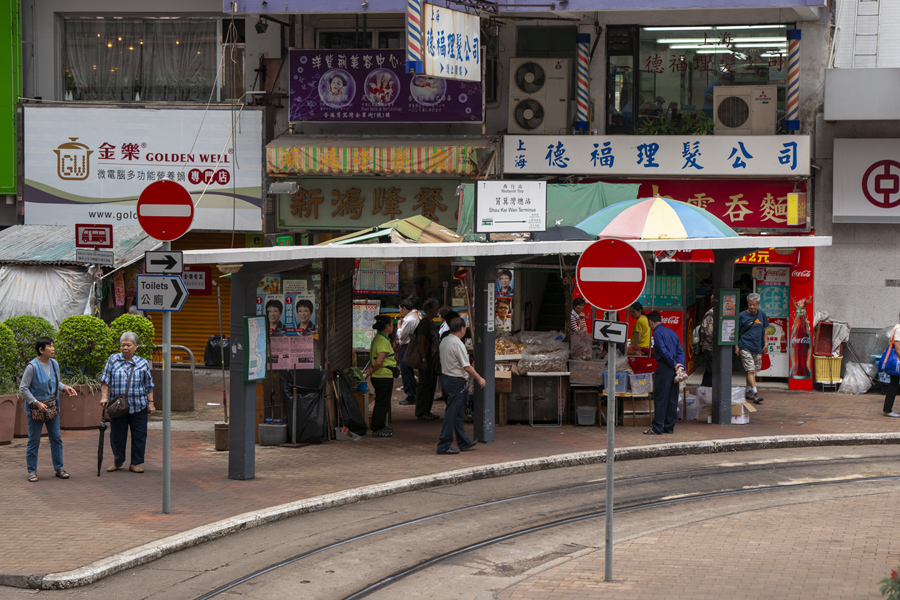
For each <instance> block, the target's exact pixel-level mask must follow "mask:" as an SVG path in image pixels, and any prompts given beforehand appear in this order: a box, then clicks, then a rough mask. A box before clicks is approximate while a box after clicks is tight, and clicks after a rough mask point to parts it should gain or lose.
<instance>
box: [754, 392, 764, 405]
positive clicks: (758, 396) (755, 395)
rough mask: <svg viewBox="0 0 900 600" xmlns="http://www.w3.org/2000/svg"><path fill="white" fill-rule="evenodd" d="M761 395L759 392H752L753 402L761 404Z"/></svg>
mask: <svg viewBox="0 0 900 600" xmlns="http://www.w3.org/2000/svg"><path fill="white" fill-rule="evenodd" d="M762 401H763V397H762V396H760V395H759V394H753V404H762Z"/></svg>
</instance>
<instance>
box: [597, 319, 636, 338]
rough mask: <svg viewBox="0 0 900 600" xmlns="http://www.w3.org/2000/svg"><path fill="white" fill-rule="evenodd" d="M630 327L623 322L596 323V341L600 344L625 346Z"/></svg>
mask: <svg viewBox="0 0 900 600" xmlns="http://www.w3.org/2000/svg"><path fill="white" fill-rule="evenodd" d="M627 329H628V327H627V325H626V324H625V323H623V322H621V321H594V339H595V340H597V341H598V342H612V343H613V344H624V343H625V339H626V337H627V336H626V331H627Z"/></svg>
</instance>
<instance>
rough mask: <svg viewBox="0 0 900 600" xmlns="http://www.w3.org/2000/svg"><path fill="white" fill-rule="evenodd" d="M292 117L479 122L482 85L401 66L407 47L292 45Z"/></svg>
mask: <svg viewBox="0 0 900 600" xmlns="http://www.w3.org/2000/svg"><path fill="white" fill-rule="evenodd" d="M290 52H291V54H290V63H291V122H297V121H317V122H328V121H342V122H347V121H365V122H379V121H385V122H394V123H396V122H403V121H407V122H429V121H430V122H435V123H449V122H453V123H457V122H479V123H480V122H481V121H482V101H481V98H482V93H483V91H482V84H481V82H480V81H478V82H471V81H456V80H452V79H441V78H439V77H430V76H427V75H415V74H410V73H405V72H404V71H403V69H404V67H405V65H406V51H405V50H365V49H362V50H291V51H290Z"/></svg>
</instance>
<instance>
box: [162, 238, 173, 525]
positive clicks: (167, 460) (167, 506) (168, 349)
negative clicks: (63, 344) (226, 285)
mask: <svg viewBox="0 0 900 600" xmlns="http://www.w3.org/2000/svg"><path fill="white" fill-rule="evenodd" d="M171 249H172V242H163V250H165V251H168V250H171ZM162 327H163V335H162V356H163V514H165V515H168V514H171V512H172V472H171V469H172V360H171V358H172V313H171V312H169V311H165V312H163V314H162Z"/></svg>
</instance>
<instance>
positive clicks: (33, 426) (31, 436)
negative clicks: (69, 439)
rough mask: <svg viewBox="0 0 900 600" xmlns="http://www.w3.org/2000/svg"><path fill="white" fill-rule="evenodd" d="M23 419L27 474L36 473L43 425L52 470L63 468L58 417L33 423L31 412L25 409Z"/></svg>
mask: <svg viewBox="0 0 900 600" xmlns="http://www.w3.org/2000/svg"><path fill="white" fill-rule="evenodd" d="M25 418H26V419H28V444H27V445H26V446H25V464H26V465H28V472H29V473H34V472H36V471H37V460H38V448H40V446H41V432H42V431H43V430H44V425H46V426H47V435H48V437H49V438H50V456H51V458H52V459H53V470H54V471H59V470H60V469H62V468H63V453H62V436H61V435H60V434H59V415H57V416H56V417H54V418H53V419H51V420H50V421H35V420H34V419H32V418H31V411H30V410H29V409H28V407H27V405H26V407H25Z"/></svg>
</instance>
